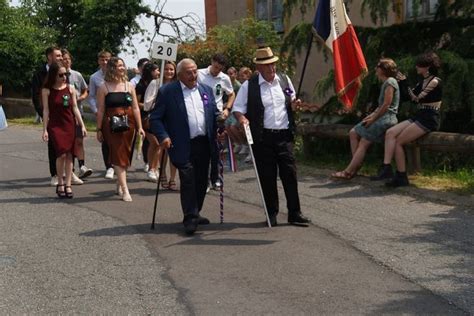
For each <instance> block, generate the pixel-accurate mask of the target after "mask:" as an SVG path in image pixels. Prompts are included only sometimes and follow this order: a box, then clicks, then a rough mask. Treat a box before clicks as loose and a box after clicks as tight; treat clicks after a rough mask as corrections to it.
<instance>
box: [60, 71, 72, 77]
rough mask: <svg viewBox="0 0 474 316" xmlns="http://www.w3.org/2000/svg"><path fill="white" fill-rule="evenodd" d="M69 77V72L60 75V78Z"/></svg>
mask: <svg viewBox="0 0 474 316" xmlns="http://www.w3.org/2000/svg"><path fill="white" fill-rule="evenodd" d="M69 75H70V73H69V72H63V73H60V74H59V73H58V77H59V78H64V77H65V76H69Z"/></svg>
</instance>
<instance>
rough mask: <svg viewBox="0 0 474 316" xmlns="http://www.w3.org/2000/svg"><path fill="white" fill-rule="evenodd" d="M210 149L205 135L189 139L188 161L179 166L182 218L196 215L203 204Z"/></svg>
mask: <svg viewBox="0 0 474 316" xmlns="http://www.w3.org/2000/svg"><path fill="white" fill-rule="evenodd" d="M210 155H211V149H210V145H209V140H208V138H207V136H198V137H195V138H193V139H191V156H190V161H189V162H188V163H187V164H185V165H184V166H179V167H178V171H179V180H180V183H181V185H180V195H181V207H182V209H183V214H184V218H185V219H187V218H189V217H197V216H198V215H199V212H200V211H201V209H202V205H203V204H204V198H205V197H206V189H207V177H208V174H209V159H210Z"/></svg>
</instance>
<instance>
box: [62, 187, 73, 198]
mask: <svg viewBox="0 0 474 316" xmlns="http://www.w3.org/2000/svg"><path fill="white" fill-rule="evenodd" d="M64 188H65V189H66V191H64V194H65V196H66V198H68V199H72V197H73V196H74V195H73V194H72V189H71V186H65V187H64ZM68 189H69V191H68Z"/></svg>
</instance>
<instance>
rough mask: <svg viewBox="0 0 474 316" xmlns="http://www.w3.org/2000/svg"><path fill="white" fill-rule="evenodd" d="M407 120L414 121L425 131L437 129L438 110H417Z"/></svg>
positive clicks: (438, 121)
mask: <svg viewBox="0 0 474 316" xmlns="http://www.w3.org/2000/svg"><path fill="white" fill-rule="evenodd" d="M409 121H410V122H412V123H415V124H416V125H418V126H419V127H421V128H422V129H423V130H425V131H426V132H433V131H437V130H438V129H439V125H440V119H439V112H438V111H435V110H428V109H423V110H418V112H416V113H415V115H414V116H413V117H412V118H410V119H409Z"/></svg>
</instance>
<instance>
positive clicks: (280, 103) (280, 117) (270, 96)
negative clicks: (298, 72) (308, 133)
mask: <svg viewBox="0 0 474 316" xmlns="http://www.w3.org/2000/svg"><path fill="white" fill-rule="evenodd" d="M287 80H288V88H289V91H288V92H289V93H291V95H290V96H291V100H294V99H295V98H296V97H295V88H294V87H293V84H292V83H291V80H290V78H288V77H287ZM258 84H259V85H260V94H261V96H262V103H263V106H264V108H265V112H264V117H263V127H264V128H268V129H287V128H288V125H289V120H288V113H287V111H286V105H285V95H284V93H283V91H282V89H281V86H280V77H278V75H275V79H274V80H273V82H268V81H266V80H265V79H263V77H262V75H258ZM248 90H249V82H248V80H247V81H245V82H244V83H243V84H242V86H241V87H240V90H239V93H238V94H237V97H236V98H235V101H234V106H233V107H232V112H240V113H242V114H246V113H247V102H248Z"/></svg>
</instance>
